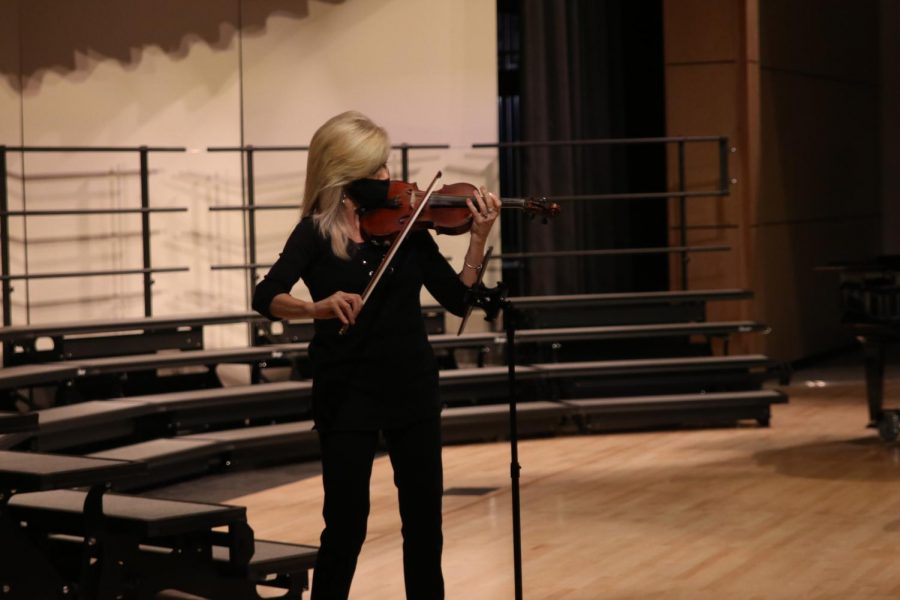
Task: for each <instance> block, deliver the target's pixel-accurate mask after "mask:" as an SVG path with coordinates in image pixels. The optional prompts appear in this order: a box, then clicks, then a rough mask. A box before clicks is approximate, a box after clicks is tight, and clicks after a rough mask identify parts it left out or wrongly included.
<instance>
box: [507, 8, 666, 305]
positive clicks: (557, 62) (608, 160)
mask: <svg viewBox="0 0 900 600" xmlns="http://www.w3.org/2000/svg"><path fill="white" fill-rule="evenodd" d="M518 8H519V10H520V13H519V26H520V39H521V48H520V63H521V64H520V74H519V86H520V90H519V92H520V112H519V123H518V125H519V128H518V129H519V131H518V137H519V139H521V140H524V141H544V140H580V139H581V140H583V139H596V138H623V137H650V136H662V135H664V130H665V123H664V98H663V62H662V61H663V56H662V6H661V2H660V0H642V1H641V2H634V1H633V0H522V2H520V3H518ZM507 139H509V138H507ZM515 153H516V156H515V157H513V156H512V153H511V152H504V154H503V156H504V157H505V158H506V160H507V161H510V160H512V161H514V162H515V163H516V168H515V169H514V170H515V172H516V173H517V179H518V180H519V181H518V182H517V185H516V187H520V189H519V190H517V191H520V192H522V193H523V194H524V195H532V196H565V195H584V194H602V193H618V192H651V191H654V192H658V191H663V190H664V189H665V169H666V163H665V149H664V148H663V147H662V146H608V145H599V146H570V147H563V146H555V147H543V148H529V149H521V150H516V151H515ZM519 221H520V222H519V223H514V224H512V225H513V228H514V229H515V231H511V236H505V239H504V242H506V241H507V239H506V238H507V237H511V238H512V239H513V240H514V242H515V246H517V247H518V248H519V249H521V250H523V251H528V252H542V251H559V250H600V249H608V248H634V247H650V246H665V245H666V244H667V241H666V240H667V236H666V207H665V203H664V201H660V200H574V201H568V202H563V203H562V213H561V214H560V215H559V216H558V217H557V218H556V219H555V220H554V221H553V222H551V223H550V224H547V225H545V224H542V223H541V222H540V221H537V220H535V221H529V220H528V219H525V218H521V219H519ZM504 248H506V249H507V250H508V249H509V245H508V244H506V243H505V244H504ZM667 264H668V259H667V257H666V256H665V255H660V256H649V257H648V256H637V257H636V256H619V257H591V258H587V257H580V258H553V259H547V258H534V259H527V260H525V261H524V262H523V263H522V264H521V265H518V266H516V265H515V264H512V265H510V266H511V267H512V268H513V269H515V270H516V273H515V274H512V273H510V276H511V278H512V279H514V280H516V279H518V287H519V289H518V290H517V292H518V293H524V294H558V293H592V292H611V291H637V290H649V289H665V288H667V287H668V273H667ZM504 277H506V274H504Z"/></svg>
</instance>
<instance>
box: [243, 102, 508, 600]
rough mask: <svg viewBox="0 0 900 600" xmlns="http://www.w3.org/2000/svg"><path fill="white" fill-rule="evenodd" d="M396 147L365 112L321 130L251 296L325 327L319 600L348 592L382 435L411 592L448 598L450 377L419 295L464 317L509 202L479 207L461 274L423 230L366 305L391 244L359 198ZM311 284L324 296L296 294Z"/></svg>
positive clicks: (319, 360)
mask: <svg viewBox="0 0 900 600" xmlns="http://www.w3.org/2000/svg"><path fill="white" fill-rule="evenodd" d="M389 153H390V142H389V141H388V137H387V134H386V133H385V131H384V129H382V128H381V127H379V126H377V125H375V124H374V123H372V121H370V120H369V119H368V118H366V117H365V116H364V115H362V114H360V113H357V112H345V113H342V114H340V115H337V116H336V117H333V118H332V119H330V120H329V121H328V122H326V123H325V124H324V125H322V127H320V128H319V130H318V131H317V132H316V133H315V135H314V136H313V138H312V141H311V142H310V147H309V156H308V165H307V174H306V189H305V195H304V202H303V212H302V219H301V221H300V223H299V224H298V225H297V226H296V227H295V228H294V231H293V232H292V233H291V235H290V237H289V238H288V240H287V243H286V244H285V247H284V250H283V252H282V253H281V255H280V257H279V259H278V261H277V262H276V263H275V264H274V265H273V266H272V268H271V270H270V271H269V273H268V274H267V275H266V277H265V278H264V279H263V281H261V282H260V283H259V285H258V286H257V288H256V291H255V293H254V296H253V308H254V309H255V310H257V311H258V312H260V313H261V314H263V315H264V316H266V317H268V318H270V319H298V318H310V317H312V318H313V319H315V336H314V337H313V340H312V342H311V343H310V348H309V355H310V359H311V361H312V366H313V418H314V420H315V424H316V429H317V431H318V434H319V442H320V445H321V454H322V482H323V485H324V488H325V505H324V508H323V516H324V518H325V529H324V531H323V532H322V536H321V546H320V548H319V554H318V558H317V561H316V567H315V570H314V576H313V589H312V598H313V600H324V599H329V600H331V599H334V598H347V596H348V594H349V592H350V583H351V580H352V578H353V572H354V570H355V569H356V560H357V556H358V555H359V551H360V549H361V547H362V544H363V541H364V540H365V537H366V520H367V517H368V513H369V478H370V475H371V472H372V461H373V460H374V456H375V451H376V447H377V444H378V435H379V432H381V433H382V434H383V436H384V440H385V441H386V443H387V448H388V453H389V456H390V460H391V465H392V467H393V469H394V483H395V485H396V486H397V489H398V497H399V504H400V516H401V519H402V522H403V527H402V533H403V567H404V582H405V586H406V597H407V598H408V599H418V598H421V599H428V600H434V599H437V598H443V597H444V582H443V576H442V574H441V547H442V541H443V538H442V534H441V500H442V494H443V474H442V466H441V439H440V433H441V429H440V409H441V407H440V402H439V400H438V369H437V364H436V362H435V359H434V355H433V353H432V351H431V346H430V345H429V343H428V339H427V336H426V333H425V325H424V321H423V318H422V311H421V306H420V304H419V292H420V290H421V288H422V285H424V286H425V287H426V288H427V289H428V291H429V292H430V293H431V294H432V295H433V296H434V297H435V298H436V299H437V300H438V302H440V303H441V304H442V305H443V306H444V307H446V308H447V309H448V310H449V311H450V312H452V313H454V314H461V313H462V312H463V311H464V309H465V306H464V295H465V292H466V290H467V289H468V287H469V286H471V285H472V284H473V283H475V281H476V280H477V276H478V271H479V270H480V269H481V268H482V264H481V263H482V258H483V256H484V246H485V242H486V240H487V236H488V233H489V232H490V230H491V226H492V225H493V223H494V221H495V220H496V218H497V216H498V214H499V208H500V201H499V200H498V199H497V197H496V196H494V195H493V194H488V193H486V192H485V191H484V190H483V189H482V190H481V193H478V194H475V195H474V196H475V197H474V201H472V200H469V201H467V204H468V206H469V210H470V211H471V212H472V219H473V222H472V228H471V233H470V236H469V248H468V251H467V253H466V257H465V261H464V264H465V266H464V267H463V269H462V271H461V272H460V273H459V274H457V273H455V272H454V271H453V269H452V268H451V267H450V265H449V264H448V263H447V261H446V260H445V259H444V258H443V256H442V255H441V253H440V252H439V251H438V247H437V245H436V244H435V242H434V240H433V239H432V237H431V235H430V234H429V233H428V232H427V231H416V232H412V233H411V234H410V235H409V237H408V238H407V239H406V241H405V242H404V243H403V245H402V246H401V248H400V250H399V251H398V253H397V255H396V256H395V257H394V260H393V262H392V263H391V264H392V266H391V268H390V269H389V270H388V272H387V273H386V274H385V275H384V277H383V278H382V279H381V281H380V282H379V284H378V286H377V287H376V288H375V291H374V293H373V294H372V295H371V296H370V298H369V300H368V301H367V303H366V306H365V308H363V307H362V299H361V297H360V293H361V292H362V291H363V289H364V288H365V286H366V284H367V283H368V281H369V279H370V277H371V275H372V272H373V270H374V269H375V268H377V266H378V264H379V263H380V261H381V257H382V256H383V254H384V251H385V249H384V247H382V246H378V245H375V244H372V243H364V242H363V237H362V234H361V232H360V228H359V216H358V213H357V208H358V205H359V203H360V202H363V201H364V200H365V199H364V198H362V194H360V192H359V191H358V190H364V189H366V188H367V187H371V186H367V184H371V183H373V182H372V180H387V179H389V173H388V168H387V164H386V163H387V159H388V155H389ZM354 195H356V196H357V198H356V199H354V197H353V196H354ZM299 278H303V281H304V283H305V284H306V286H307V287H308V288H309V291H310V294H311V295H312V298H313V301H311V302H308V301H304V300H300V299H298V298H295V297H293V296H291V295H290V294H289V292H290V290H291V288H292V287H293V286H294V284H295V283H296V282H297V280H298V279H299ZM343 324H349V325H350V328H349V330H348V332H347V334H346V335H340V334H339V330H340V328H341V326H342V325H343Z"/></svg>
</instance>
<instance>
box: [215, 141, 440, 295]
mask: <svg viewBox="0 0 900 600" xmlns="http://www.w3.org/2000/svg"><path fill="white" fill-rule="evenodd" d="M448 148H450V145H449V144H398V145H396V146H391V149H392V150H399V151H400V172H401V175H402V177H403V181H406V180H407V179H409V151H410V150H446V149H448ZM207 151H208V152H240V153H241V154H242V155H243V157H244V165H243V167H244V169H245V172H246V178H247V183H246V191H247V195H246V204H232V205H219V206H211V207H210V208H209V210H210V211H211V212H228V211H241V212H244V213H246V215H247V262H246V263H244V264H236V265H212V266H211V268H212V270H214V271H220V270H246V271H247V273H248V275H247V276H248V279H249V284H250V287H249V288H248V289H250V290H253V288H254V286H256V279H257V275H258V270H259V269H260V268H267V266H271V265H260V264H259V263H258V262H257V252H256V211H258V210H297V205H294V204H257V203H256V178H255V171H254V168H255V166H254V165H255V159H254V157H255V155H256V153H257V152H307V151H309V146H252V145H251V146H218V147H210V148H207Z"/></svg>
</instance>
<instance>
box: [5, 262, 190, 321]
mask: <svg viewBox="0 0 900 600" xmlns="http://www.w3.org/2000/svg"><path fill="white" fill-rule="evenodd" d="M189 270H190V269H189V268H188V267H154V268H152V269H150V268H146V269H112V270H109V271H63V272H59V273H28V274H27V275H26V274H22V275H0V279H3V280H4V281H15V280H31V279H66V278H69V277H105V276H108V275H139V274H143V275H145V276H149V275H150V274H152V273H180V272H184V271H189ZM146 316H150V315H146Z"/></svg>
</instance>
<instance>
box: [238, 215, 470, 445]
mask: <svg viewBox="0 0 900 600" xmlns="http://www.w3.org/2000/svg"><path fill="white" fill-rule="evenodd" d="M349 251H350V260H344V259H341V258H338V257H337V256H335V254H334V252H332V250H331V241H330V240H329V239H326V238H325V237H323V236H322V235H321V234H320V233H319V232H318V230H317V228H316V226H315V224H314V223H313V220H312V219H311V218H305V219H303V220H302V221H300V223H299V224H298V225H297V226H296V227H295V228H294V231H293V232H292V233H291V235H290V237H289V238H288V240H287V243H286V244H285V246H284V250H283V251H282V253H281V255H280V257H279V258H278V260H277V261H276V262H275V264H274V265H272V268H271V269H270V270H269V273H268V274H267V275H266V276H265V278H264V279H263V280H262V281H261V282H260V283H259V285H257V286H256V290H255V292H254V294H253V309H254V310H256V311H258V312H259V313H260V314H262V315H263V316H265V317H267V318H269V319H272V320H276V319H277V317H274V316H273V315H272V314H271V313H270V312H269V307H270V306H271V303H272V299H273V298H274V297H275V296H277V295H278V294H282V293H288V292H290V290H291V288H293V286H294V284H295V283H296V282H297V280H298V279H300V278H301V277H302V278H303V282H304V283H305V284H306V287H308V288H309V291H310V294H311V295H312V298H313V300H314V301H318V300H322V299H324V298H327V297H328V296H330V295H332V294H333V293H335V292H337V291H343V292H348V293H357V294H362V292H363V290H364V289H365V287H366V284H368V282H369V280H370V279H371V276H372V274H373V272H374V270H375V269H376V268H377V267H378V265H379V264H380V262H381V259H382V256H383V255H384V253H385V252H386V248H384V247H383V246H378V245H375V244H371V243H364V244H356V243H353V242H351V244H350V248H349ZM423 284H424V285H425V287H426V288H427V289H428V291H429V292H430V293H431V295H432V296H434V297H435V299H437V301H438V302H440V303H441V304H442V305H443V306H444V307H445V308H446V309H447V310H449V311H450V312H452V313H454V314H456V315H462V314H463V313H464V310H465V305H464V298H465V293H466V290H467V288H466V286H465V285H464V284H463V283H462V281H460V279H459V275H458V274H457V273H455V272H454V271H453V269H452V267H451V266H450V265H449V264H448V263H447V261H446V260H445V259H444V257H443V256H442V255H441V253H440V251H439V250H438V247H437V244H436V243H435V242H434V240H433V239H432V237H431V235H430V234H429V233H428V232H427V231H414V232H411V233H410V235H409V237H408V238H407V239H406V241H405V242H404V243H403V245H402V246H401V247H400V250H399V251H398V252H397V254H396V256H394V260H393V262H392V263H391V267H390V268H389V269H388V271H387V272H386V273H385V274H384V276H383V277H382V279H381V281H380V282H379V283H378V286H377V287H376V288H375V291H374V292H373V293H372V295H371V296H370V297H369V300H368V301H367V302H366V305H365V306H364V307H363V308H362V311H361V312H360V314H359V316H358V317H357V319H356V324H355V325H353V326H352V327H350V329H349V331H348V332H347V334H346V335H339V333H338V331H339V330H340V328H341V322H340V320H339V319H323V320H316V321H315V335H314V336H313V339H312V342H311V343H310V346H309V355H310V359H311V361H312V366H313V418H314V420H315V422H316V427H318V428H319V429H323V430H324V429H339V430H351V429H367V430H371V429H384V428H391V427H400V426H403V425H404V424H407V423H411V422H413V421H416V420H420V419H424V418H428V417H434V416H438V415H439V414H440V401H439V400H438V369H437V363H436V362H435V360H434V353H433V352H432V350H431V346H430V345H429V343H428V337H427V334H426V332H425V323H424V321H423V318H422V307H421V305H420V303H419V293H420V291H421V289H422V285H423Z"/></svg>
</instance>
